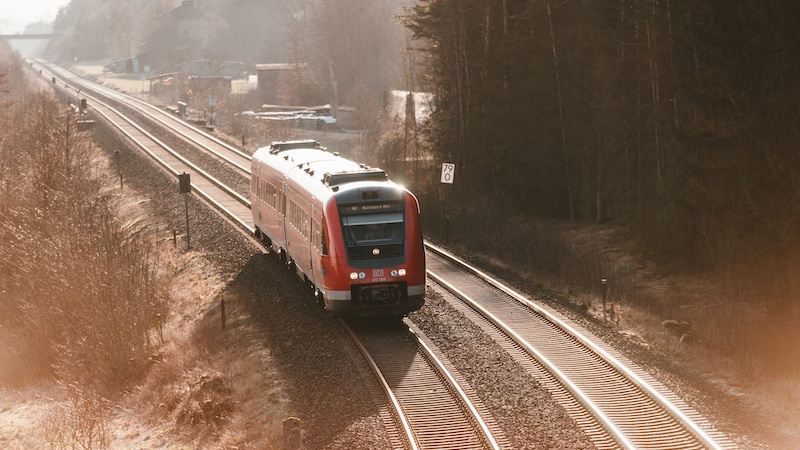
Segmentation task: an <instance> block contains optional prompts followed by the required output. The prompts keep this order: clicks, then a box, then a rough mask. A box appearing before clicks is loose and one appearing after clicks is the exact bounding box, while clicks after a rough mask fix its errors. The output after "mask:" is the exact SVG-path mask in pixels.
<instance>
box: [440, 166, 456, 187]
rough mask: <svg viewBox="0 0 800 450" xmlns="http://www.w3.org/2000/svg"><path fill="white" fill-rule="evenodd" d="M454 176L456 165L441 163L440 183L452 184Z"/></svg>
mask: <svg viewBox="0 0 800 450" xmlns="http://www.w3.org/2000/svg"><path fill="white" fill-rule="evenodd" d="M455 175H456V165H455V164H453V163H442V183H447V184H453V178H455Z"/></svg>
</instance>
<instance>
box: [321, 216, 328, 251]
mask: <svg viewBox="0 0 800 450" xmlns="http://www.w3.org/2000/svg"><path fill="white" fill-rule="evenodd" d="M322 223H325V219H324V218H323V220H322ZM319 231H320V239H321V240H322V243H321V245H322V254H323V255H325V256H328V240H327V239H325V227H324V226H323V227H322V228H320V230H319Z"/></svg>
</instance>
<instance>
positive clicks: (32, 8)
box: [0, 0, 70, 34]
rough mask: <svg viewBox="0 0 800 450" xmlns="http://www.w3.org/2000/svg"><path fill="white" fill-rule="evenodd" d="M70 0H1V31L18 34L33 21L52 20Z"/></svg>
mask: <svg viewBox="0 0 800 450" xmlns="http://www.w3.org/2000/svg"><path fill="white" fill-rule="evenodd" d="M69 2H70V0H0V33H2V34H16V33H20V32H22V31H23V30H24V29H25V26H26V25H28V24H29V23H32V22H38V21H40V20H43V21H45V22H52V21H53V19H55V18H56V14H58V9H59V8H60V7H62V6H64V5H66V4H67V3H69Z"/></svg>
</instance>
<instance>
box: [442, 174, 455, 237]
mask: <svg viewBox="0 0 800 450" xmlns="http://www.w3.org/2000/svg"><path fill="white" fill-rule="evenodd" d="M455 177H456V165H455V164H454V163H448V162H446V163H442V184H449V185H451V186H452V185H453V181H454V180H455ZM446 191H447V192H449V191H450V189H446ZM447 192H445V197H447V196H448V195H447ZM447 202H448V201H447V200H446V199H445V201H443V202H442V215H443V216H444V240H445V242H448V241H450V215H449V214H447Z"/></svg>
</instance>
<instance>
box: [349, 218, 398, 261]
mask: <svg viewBox="0 0 800 450" xmlns="http://www.w3.org/2000/svg"><path fill="white" fill-rule="evenodd" d="M342 231H343V232H344V239H345V246H346V247H347V253H348V256H349V257H350V258H353V259H360V258H369V257H394V256H400V255H402V254H403V249H404V245H403V244H404V242H405V221H404V217H403V213H402V212H388V213H378V214H360V215H351V216H342ZM376 248H377V249H379V252H378V253H377V254H376V253H374V249H376Z"/></svg>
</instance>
